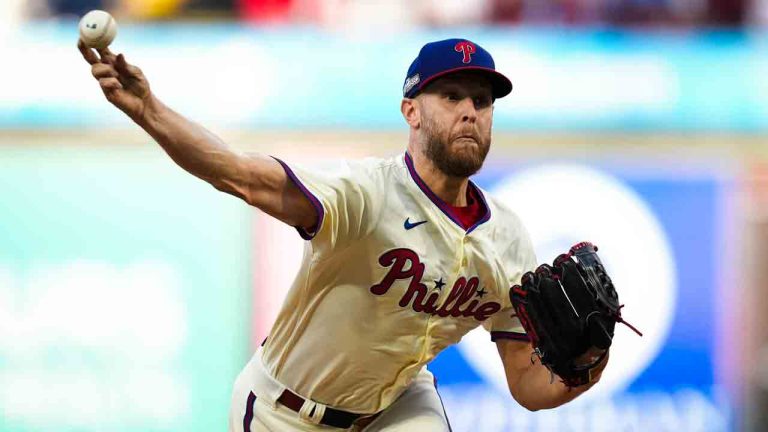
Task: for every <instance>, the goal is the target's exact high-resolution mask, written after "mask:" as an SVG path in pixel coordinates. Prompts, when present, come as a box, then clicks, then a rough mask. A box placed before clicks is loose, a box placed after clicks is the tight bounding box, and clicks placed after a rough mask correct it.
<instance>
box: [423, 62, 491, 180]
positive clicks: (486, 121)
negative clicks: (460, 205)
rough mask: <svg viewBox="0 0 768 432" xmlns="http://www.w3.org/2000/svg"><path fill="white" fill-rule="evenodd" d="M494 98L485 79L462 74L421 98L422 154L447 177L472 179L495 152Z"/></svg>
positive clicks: (442, 80) (439, 82)
mask: <svg viewBox="0 0 768 432" xmlns="http://www.w3.org/2000/svg"><path fill="white" fill-rule="evenodd" d="M492 94H493V93H492V91H491V84H490V82H489V81H488V80H487V79H486V78H485V77H484V76H482V75H478V74H474V73H471V72H461V73H457V74H452V75H449V76H447V77H444V78H439V79H437V80H436V81H435V82H433V83H430V84H429V85H428V86H427V87H426V88H425V89H424V90H422V92H421V93H420V94H419V95H418V96H417V99H418V100H419V101H420V107H421V110H420V129H419V130H420V134H421V138H422V139H421V142H422V143H423V147H422V150H423V152H424V154H425V155H426V156H427V158H429V159H430V160H431V161H432V162H433V163H434V164H435V166H437V168H438V169H440V170H441V171H442V172H444V173H445V174H447V175H449V176H452V177H469V176H471V175H472V174H474V173H476V172H477V171H478V170H480V168H481V167H482V166H483V161H484V160H485V157H486V156H487V155H488V150H490V148H491V126H492V123H493V96H492Z"/></svg>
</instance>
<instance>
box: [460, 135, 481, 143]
mask: <svg viewBox="0 0 768 432" xmlns="http://www.w3.org/2000/svg"><path fill="white" fill-rule="evenodd" d="M463 139H468V140H472V141H474V142H477V140H476V139H475V137H474V136H472V135H460V136H458V137H456V141H458V140H463Z"/></svg>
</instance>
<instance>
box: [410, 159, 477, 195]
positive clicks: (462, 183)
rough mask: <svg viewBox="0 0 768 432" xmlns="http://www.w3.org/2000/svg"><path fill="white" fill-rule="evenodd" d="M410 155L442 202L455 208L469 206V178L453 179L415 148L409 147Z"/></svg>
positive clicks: (422, 176)
mask: <svg viewBox="0 0 768 432" xmlns="http://www.w3.org/2000/svg"><path fill="white" fill-rule="evenodd" d="M408 153H409V154H410V155H411V158H412V159H413V167H414V168H415V169H416V172H417V173H418V174H419V177H421V179H422V180H424V183H426V184H427V186H429V189H430V190H432V192H434V193H435V195H437V196H438V197H439V198H440V199H441V200H443V201H445V202H446V203H447V204H450V205H452V206H455V207H464V206H466V205H467V187H468V186H469V178H467V177H451V176H449V175H447V174H445V173H444V172H442V171H440V169H438V168H437V166H435V164H434V163H433V162H432V161H431V160H429V159H427V157H426V156H425V155H424V154H423V153H422V152H421V151H420V150H419V149H417V148H415V147H414V146H408Z"/></svg>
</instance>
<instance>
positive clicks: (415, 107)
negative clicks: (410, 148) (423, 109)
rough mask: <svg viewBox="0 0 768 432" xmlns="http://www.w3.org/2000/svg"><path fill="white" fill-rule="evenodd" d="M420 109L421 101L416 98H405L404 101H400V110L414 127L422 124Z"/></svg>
mask: <svg viewBox="0 0 768 432" xmlns="http://www.w3.org/2000/svg"><path fill="white" fill-rule="evenodd" d="M419 109H420V107H419V102H418V101H417V100H416V99H409V98H403V100H402V102H400V112H401V113H402V114H403V118H404V119H405V122H406V123H408V125H409V126H411V127H412V128H414V129H418V128H419V126H421V114H420V112H419Z"/></svg>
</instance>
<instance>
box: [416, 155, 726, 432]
mask: <svg viewBox="0 0 768 432" xmlns="http://www.w3.org/2000/svg"><path fill="white" fill-rule="evenodd" d="M495 168H496V169H487V170H485V171H484V173H483V174H482V176H481V177H480V178H478V182H479V183H480V184H481V185H483V186H484V187H486V188H487V189H489V190H491V191H493V192H494V193H496V194H497V195H498V196H500V197H501V198H502V199H503V200H505V201H506V202H508V203H509V204H510V205H511V206H513V207H514V208H515V209H516V210H517V211H518V213H519V214H520V217H521V218H522V220H523V222H524V223H525V224H526V226H527V227H528V229H529V230H530V232H531V236H532V238H533V240H534V244H535V247H536V251H537V254H538V255H539V261H541V262H543V261H551V260H552V259H553V258H554V257H555V256H556V255H557V254H558V253H561V251H564V250H567V248H568V247H569V246H570V245H571V244H573V243H575V242H577V241H581V240H590V241H593V242H594V243H595V244H597V245H598V246H599V248H600V253H601V257H603V262H604V263H605V265H606V267H607V268H608V270H609V272H610V273H611V275H612V278H613V280H614V282H615V283H616V286H617V289H618V290H619V294H620V299H621V303H624V304H626V307H625V309H624V310H623V312H624V316H625V318H626V319H627V321H629V322H631V323H633V324H636V325H637V326H638V327H639V328H640V329H642V330H643V333H644V337H643V338H639V337H636V336H635V335H634V334H633V333H632V332H631V331H628V330H627V329H626V328H624V327H622V326H617V329H616V339H615V341H614V345H613V347H612V351H611V362H610V364H609V367H608V368H607V369H606V371H605V373H604V375H603V378H602V380H601V382H600V383H599V384H598V385H597V386H596V387H595V388H594V389H593V390H592V391H590V392H589V393H587V394H585V395H584V396H583V397H582V398H580V399H578V400H576V401H575V402H574V403H572V404H569V405H566V406H564V407H562V408H561V409H557V410H551V411H540V412H535V413H531V412H528V411H526V410H524V409H522V408H520V407H519V406H518V405H517V404H515V403H514V401H512V399H511V397H510V396H509V392H508V390H507V384H506V380H505V378H504V374H503V371H502V369H501V362H500V360H499V359H498V354H497V352H496V347H495V345H494V344H493V343H491V342H490V338H489V336H488V335H487V334H486V333H485V332H483V331H482V329H481V330H478V331H473V332H472V333H470V334H469V335H467V336H466V337H465V338H464V339H463V340H462V342H461V343H460V344H459V345H458V346H457V347H454V348H450V351H449V352H446V353H444V354H443V355H442V356H440V357H438V358H437V360H435V362H433V364H432V365H431V367H430V369H431V370H432V371H433V372H434V373H435V374H436V375H437V376H438V377H440V378H441V380H440V381H441V387H440V391H441V394H442V395H443V396H444V399H445V404H446V408H447V409H448V412H449V415H450V416H451V420H452V421H453V423H454V429H455V430H457V431H470V430H483V431H489V432H493V431H506V430H529V431H559V430H571V431H603V430H605V431H608V430H685V431H726V430H730V429H731V427H732V423H731V421H732V408H733V407H732V403H733V402H732V400H730V398H729V397H728V396H727V394H728V392H727V391H726V389H725V386H726V383H724V382H722V380H721V379H720V377H721V375H722V371H721V370H720V369H722V368H723V367H724V365H723V364H719V363H720V362H721V361H722V350H723V349H724V344H725V343H726V342H725V341H723V340H721V337H722V336H720V335H721V332H722V326H723V325H724V324H723V323H722V320H723V317H724V316H725V315H726V311H724V308H723V304H722V303H718V301H719V297H720V296H721V295H722V293H721V291H720V278H721V276H722V274H721V273H722V272H723V267H725V266H727V265H728V260H727V257H726V256H724V255H718V254H715V253H713V251H715V250H722V249H721V248H720V242H721V241H722V239H721V237H720V236H721V235H722V231H723V229H724V222H723V220H721V218H722V215H723V213H724V212H723V206H724V205H725V202H724V201H723V200H722V197H723V194H722V192H723V187H724V186H723V184H722V183H721V177H722V176H721V175H719V174H717V175H716V174H714V173H713V174H709V175H707V174H700V175H697V176H695V177H689V176H686V177H682V176H679V175H672V176H670V175H668V174H667V175H662V174H659V173H654V172H653V171H652V170H651V171H650V172H647V173H642V172H640V174H638V173H637V171H638V170H637V169H635V170H634V171H635V173H634V174H629V173H628V172H620V171H617V170H615V169H613V170H611V169H605V168H602V167H599V166H588V165H582V164H579V165H575V164H562V163H540V164H535V165H530V166H526V167H521V169H519V170H515V171H513V172H512V173H511V174H510V170H509V169H504V167H501V166H496V167H495ZM611 171H614V172H611Z"/></svg>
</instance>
